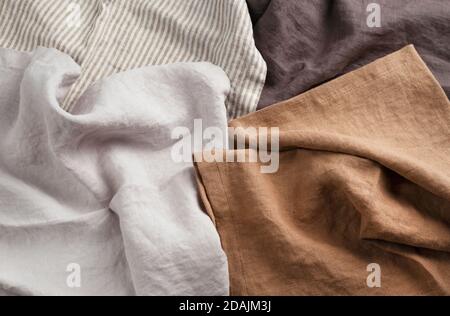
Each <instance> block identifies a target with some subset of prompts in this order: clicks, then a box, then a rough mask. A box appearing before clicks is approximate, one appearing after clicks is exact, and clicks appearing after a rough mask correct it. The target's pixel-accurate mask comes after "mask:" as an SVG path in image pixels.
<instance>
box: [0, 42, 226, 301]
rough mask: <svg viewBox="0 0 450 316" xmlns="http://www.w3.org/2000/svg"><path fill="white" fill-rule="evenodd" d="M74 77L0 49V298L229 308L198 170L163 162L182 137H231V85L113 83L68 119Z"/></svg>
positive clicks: (73, 70)
mask: <svg viewBox="0 0 450 316" xmlns="http://www.w3.org/2000/svg"><path fill="white" fill-rule="evenodd" d="M79 74H80V67H79V66H78V65H77V64H76V63H75V62H74V61H73V60H72V59H71V58H70V57H69V56H67V55H65V54H63V53H61V52H59V51H57V50H54V49H47V48H38V49H37V50H35V51H34V52H33V53H21V52H17V51H14V50H9V49H0V135H1V138H0V293H1V294H5V295H135V294H137V295H227V294H228V288H229V284H228V269H227V260H226V256H225V254H224V253H223V251H222V248H221V245H220V240H219V237H218V234H217V232H216V230H215V228H214V225H213V224H212V222H211V220H210V219H209V217H208V216H207V215H206V214H205V213H204V212H203V211H202V209H201V206H200V204H199V199H198V196H197V194H198V193H197V191H196V186H195V177H194V171H193V164H192V162H186V163H176V162H174V161H173V159H171V148H172V147H173V145H174V144H176V143H177V142H179V141H181V140H178V139H176V140H174V139H172V138H171V132H172V131H173V129H174V128H175V127H177V126H185V127H188V128H189V129H191V130H192V128H193V120H194V119H196V118H199V119H202V120H203V128H207V127H208V126H214V127H219V128H220V129H221V130H223V131H224V133H225V132H226V125H227V117H226V109H225V105H224V102H225V98H226V96H227V93H228V92H229V88H230V85H229V80H228V78H227V77H226V75H225V73H224V72H223V71H222V70H221V69H220V68H218V67H216V66H214V65H212V64H208V63H186V64H181V63H180V64H174V65H166V66H153V67H147V68H141V69H135V70H131V71H127V72H123V73H120V74H115V75H113V76H111V77H109V78H106V79H103V80H102V81H99V82H98V83H97V84H95V85H94V86H92V87H91V88H89V89H88V90H87V91H86V93H85V94H84V95H83V96H82V97H81V99H80V100H79V102H78V103H77V105H76V107H75V109H74V113H72V114H69V113H67V112H65V111H64V110H62V109H61V108H60V105H59V103H60V102H62V100H63V99H64V97H65V95H66V93H67V91H68V89H69V87H70V85H71V84H72V83H73V82H74V81H75V80H77V78H78V76H79ZM205 146H206V144H205Z"/></svg>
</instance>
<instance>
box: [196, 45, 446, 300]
mask: <svg viewBox="0 0 450 316" xmlns="http://www.w3.org/2000/svg"><path fill="white" fill-rule="evenodd" d="M230 124H231V126H232V127H239V126H240V127H251V126H254V127H279V128H280V156H279V159H280V164H279V170H278V172H276V173H273V174H263V173H261V172H260V166H261V165H262V164H261V163H238V162H235V163H232V162H228V163H227V162H223V163H217V162H213V163H207V162H198V163H197V171H198V179H199V185H200V192H201V195H202V199H203V201H204V204H205V207H206V208H207V211H208V213H209V214H210V216H212V218H213V220H214V222H215V224H216V227H217V229H218V231H219V233H220V236H221V240H222V245H223V247H224V250H225V252H226V253H227V255H228V259H229V269H230V278H231V293H232V294H233V295H442V294H445V295H448V294H450V102H449V100H448V99H447V97H446V95H445V93H444V91H443V90H442V88H441V87H440V86H439V84H438V82H437V81H436V80H435V78H434V77H433V75H432V73H431V72H430V71H429V70H428V69H427V67H426V65H425V64H424V62H423V61H422V60H421V58H420V57H419V55H418V54H417V52H416V51H415V49H414V47H413V46H408V47H406V48H404V49H402V50H400V51H398V52H396V53H394V54H391V55H389V56H387V57H385V58H382V59H380V60H377V61H375V62H373V63H372V64H370V65H368V66H365V67H362V68H361V69H359V70H356V71H354V72H351V73H349V74H347V75H344V76H342V77H340V78H338V79H336V80H334V81H331V82H329V83H327V84H325V85H322V86H320V87H318V88H316V89H313V90H311V91H309V92H306V93H304V94H302V95H300V96H298V97H296V98H293V99H291V100H288V101H285V102H283V103H280V104H277V105H274V106H272V107H268V108H266V109H264V110H262V111H259V112H256V113H254V114H251V115H248V116H246V117H243V118H241V119H238V120H235V121H232V122H231V123H230ZM244 150H246V153H247V154H249V152H250V151H249V149H244ZM251 150H254V149H251ZM235 152H236V151H235ZM224 154H225V153H224ZM228 154H230V153H228ZM371 263H375V264H378V265H379V268H381V278H380V281H381V284H377V285H376V286H378V285H381V287H372V286H373V284H372V283H368V282H367V279H368V278H369V279H371V272H368V270H367V268H368V266H369V267H371V266H370V264H371ZM370 271H375V270H370ZM368 284H370V286H369V285H368Z"/></svg>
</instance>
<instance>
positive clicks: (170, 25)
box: [0, 0, 267, 119]
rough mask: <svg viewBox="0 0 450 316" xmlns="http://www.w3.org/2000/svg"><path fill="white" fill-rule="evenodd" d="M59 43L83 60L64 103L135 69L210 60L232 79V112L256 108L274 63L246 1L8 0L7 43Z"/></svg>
mask: <svg viewBox="0 0 450 316" xmlns="http://www.w3.org/2000/svg"><path fill="white" fill-rule="evenodd" d="M37 46H45V47H54V48H57V49H59V50H61V51H63V52H65V53H67V54H69V55H70V56H72V58H73V59H74V60H75V61H76V62H78V63H79V64H80V65H81V69H82V72H81V75H80V77H79V78H78V80H77V81H76V82H75V84H74V85H73V86H72V87H71V89H70V91H69V92H68V94H67V96H66V99H65V100H64V102H63V104H62V105H61V106H62V107H63V108H64V109H65V110H67V111H69V112H70V111H71V110H72V109H73V108H74V107H75V106H76V103H77V100H78V99H79V98H80V97H81V95H82V94H83V92H84V91H85V90H86V89H87V88H88V87H89V86H90V85H91V84H93V83H95V82H96V81H98V80H100V79H102V78H104V77H107V76H109V75H111V74H113V73H117V72H121V71H126V70H129V69H133V68H138V67H143V66H148V65H161V64H169V63H175V62H196V61H209V62H211V63H213V64H215V65H218V66H220V67H221V68H222V69H223V70H224V71H225V72H226V73H227V75H228V77H229V78H230V81H231V87H232V89H231V92H230V94H229V97H228V99H227V102H226V103H227V104H226V105H227V109H228V113H229V117H230V119H231V118H236V117H239V116H242V115H245V114H247V113H249V112H253V111H255V110H256V106H257V103H258V100H259V96H260V94H261V90H262V88H263V86H264V81H265V78H266V72H267V67H266V64H265V62H264V60H263V58H262V56H261V54H260V53H259V52H258V50H257V48H256V46H255V43H254V40H253V30H252V24H251V20H250V16H249V13H248V9H247V5H246V2H245V0H182V1H180V0H0V47H5V48H14V49H17V50H22V51H32V50H33V49H34V48H36V47H37Z"/></svg>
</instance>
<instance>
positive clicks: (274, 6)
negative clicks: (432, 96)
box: [247, 0, 450, 109]
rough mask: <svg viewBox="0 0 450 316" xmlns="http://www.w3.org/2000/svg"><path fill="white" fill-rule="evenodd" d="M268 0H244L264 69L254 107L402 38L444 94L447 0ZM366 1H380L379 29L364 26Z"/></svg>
mask: <svg viewBox="0 0 450 316" xmlns="http://www.w3.org/2000/svg"><path fill="white" fill-rule="evenodd" d="M267 2H268V0H264V1H261V2H260V1H258V0H247V3H248V5H249V10H250V12H251V14H252V17H253V20H254V21H255V22H256V24H255V25H254V36H255V41H256V46H257V48H258V49H259V51H260V52H261V54H262V55H263V57H264V59H265V60H266V63H267V67H268V76H267V80H266V85H265V88H264V90H263V93H262V97H261V99H260V103H259V108H260V109H261V108H263V107H265V106H268V105H271V104H274V103H275V102H280V101H284V100H286V99H288V98H291V97H293V96H296V95H299V94H300V93H303V92H305V91H307V90H309V89H311V88H313V87H315V86H317V85H319V84H322V83H324V82H326V81H329V80H331V79H333V78H335V77H337V76H339V75H342V74H344V73H347V72H350V71H353V70H355V69H357V68H359V67H361V66H364V65H367V64H368V63H370V62H372V61H374V60H375V59H377V58H380V57H383V56H385V55H386V54H389V53H391V52H393V51H396V50H398V49H400V48H402V47H404V46H406V45H408V44H414V46H415V47H416V49H417V51H418V52H419V53H420V55H421V56H422V57H423V59H424V60H425V62H426V63H427V65H428V66H429V67H430V69H431V71H432V72H433V74H434V75H435V76H436V77H437V79H438V81H439V82H440V84H441V86H442V87H443V88H444V91H445V92H446V93H447V96H449V97H450V40H449V34H450V23H449V21H450V1H448V0H444V1H443V0H395V1H392V0H377V1H373V0H270V3H267ZM371 3H377V4H379V5H380V27H372V28H371V27H369V26H368V24H367V19H368V18H369V20H371V21H372V19H371V18H372V15H371V14H372V13H373V12H374V11H373V9H372V8H371V7H370V6H369V4H371ZM368 6H369V11H367V9H368ZM369 25H370V26H373V24H369Z"/></svg>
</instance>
